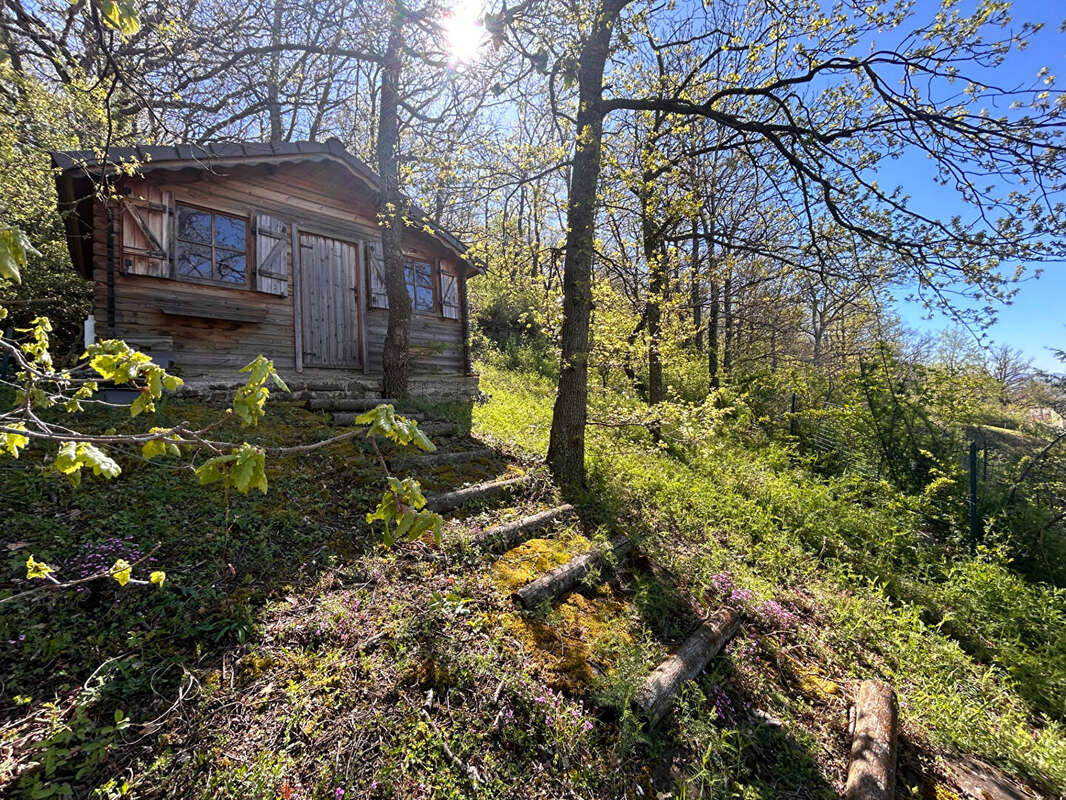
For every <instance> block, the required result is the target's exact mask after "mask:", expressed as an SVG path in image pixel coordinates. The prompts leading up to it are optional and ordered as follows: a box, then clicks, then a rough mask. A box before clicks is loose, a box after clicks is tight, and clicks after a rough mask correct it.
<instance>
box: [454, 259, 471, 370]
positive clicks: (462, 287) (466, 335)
mask: <svg viewBox="0 0 1066 800" xmlns="http://www.w3.org/2000/svg"><path fill="white" fill-rule="evenodd" d="M458 272H459V273H460V275H459V294H460V300H459V314H460V317H461V320H460V327H461V329H462V337H463V374H464V375H473V374H474V365H473V364H472V363H471V360H470V306H469V304H468V303H467V296H466V270H465V269H464V270H458Z"/></svg>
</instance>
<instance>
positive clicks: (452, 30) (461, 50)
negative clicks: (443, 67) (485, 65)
mask: <svg viewBox="0 0 1066 800" xmlns="http://www.w3.org/2000/svg"><path fill="white" fill-rule="evenodd" d="M481 14H482V10H481V0H456V3H455V5H453V6H452V8H451V9H450V10H449V11H448V12H446V14H445V17H444V22H443V26H444V32H445V35H446V37H447V43H448V52H449V53H450V54H451V58H452V61H453V62H454V63H463V64H468V63H470V62H471V61H474V60H475V59H476V58H477V57H478V54H479V53H480V51H481V45H482V44H483V43H484V41H485V26H484V25H483V24H482V22H481Z"/></svg>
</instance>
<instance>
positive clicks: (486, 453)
mask: <svg viewBox="0 0 1066 800" xmlns="http://www.w3.org/2000/svg"><path fill="white" fill-rule="evenodd" d="M495 456H496V451H495V450H491V449H489V448H488V447H479V448H477V449H475V450H463V451H447V450H438V451H437V452H436V453H425V454H423V455H416V456H392V457H390V458H389V468H390V469H391V470H393V471H394V472H399V471H401V470H406V471H408V472H409V471H411V470H417V469H426V468H428V467H435V466H437V465H438V464H463V463H465V462H468V461H476V460H478V459H483V458H494V457H495Z"/></svg>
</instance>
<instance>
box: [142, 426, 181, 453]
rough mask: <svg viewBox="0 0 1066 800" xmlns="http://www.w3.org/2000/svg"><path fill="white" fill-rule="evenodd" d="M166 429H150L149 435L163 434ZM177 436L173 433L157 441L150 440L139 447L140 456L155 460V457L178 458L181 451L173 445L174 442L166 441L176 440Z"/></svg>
mask: <svg viewBox="0 0 1066 800" xmlns="http://www.w3.org/2000/svg"><path fill="white" fill-rule="evenodd" d="M167 430H168V429H167V428H152V429H151V430H149V431H148V432H149V433H163V432H165V431H167ZM176 438H177V436H176V435H175V434H173V433H171V434H168V435H167V436H165V437H163V438H159V439H150V440H149V441H147V442H145V443H144V444H143V445H142V446H141V455H142V456H144V457H145V458H147V459H152V458H155V457H156V456H164V455H172V456H180V455H181V449H180V448H179V447H178V446H177V445H176V444H174V442H170V441H167V439H176Z"/></svg>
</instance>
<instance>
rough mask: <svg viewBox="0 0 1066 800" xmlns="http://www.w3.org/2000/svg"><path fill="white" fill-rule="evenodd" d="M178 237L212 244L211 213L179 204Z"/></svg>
mask: <svg viewBox="0 0 1066 800" xmlns="http://www.w3.org/2000/svg"><path fill="white" fill-rule="evenodd" d="M178 238H179V239H185V240H187V241H192V242H203V243H204V244H211V214H210V213H209V212H207V211H197V210H195V209H192V208H186V207H185V206H178Z"/></svg>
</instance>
